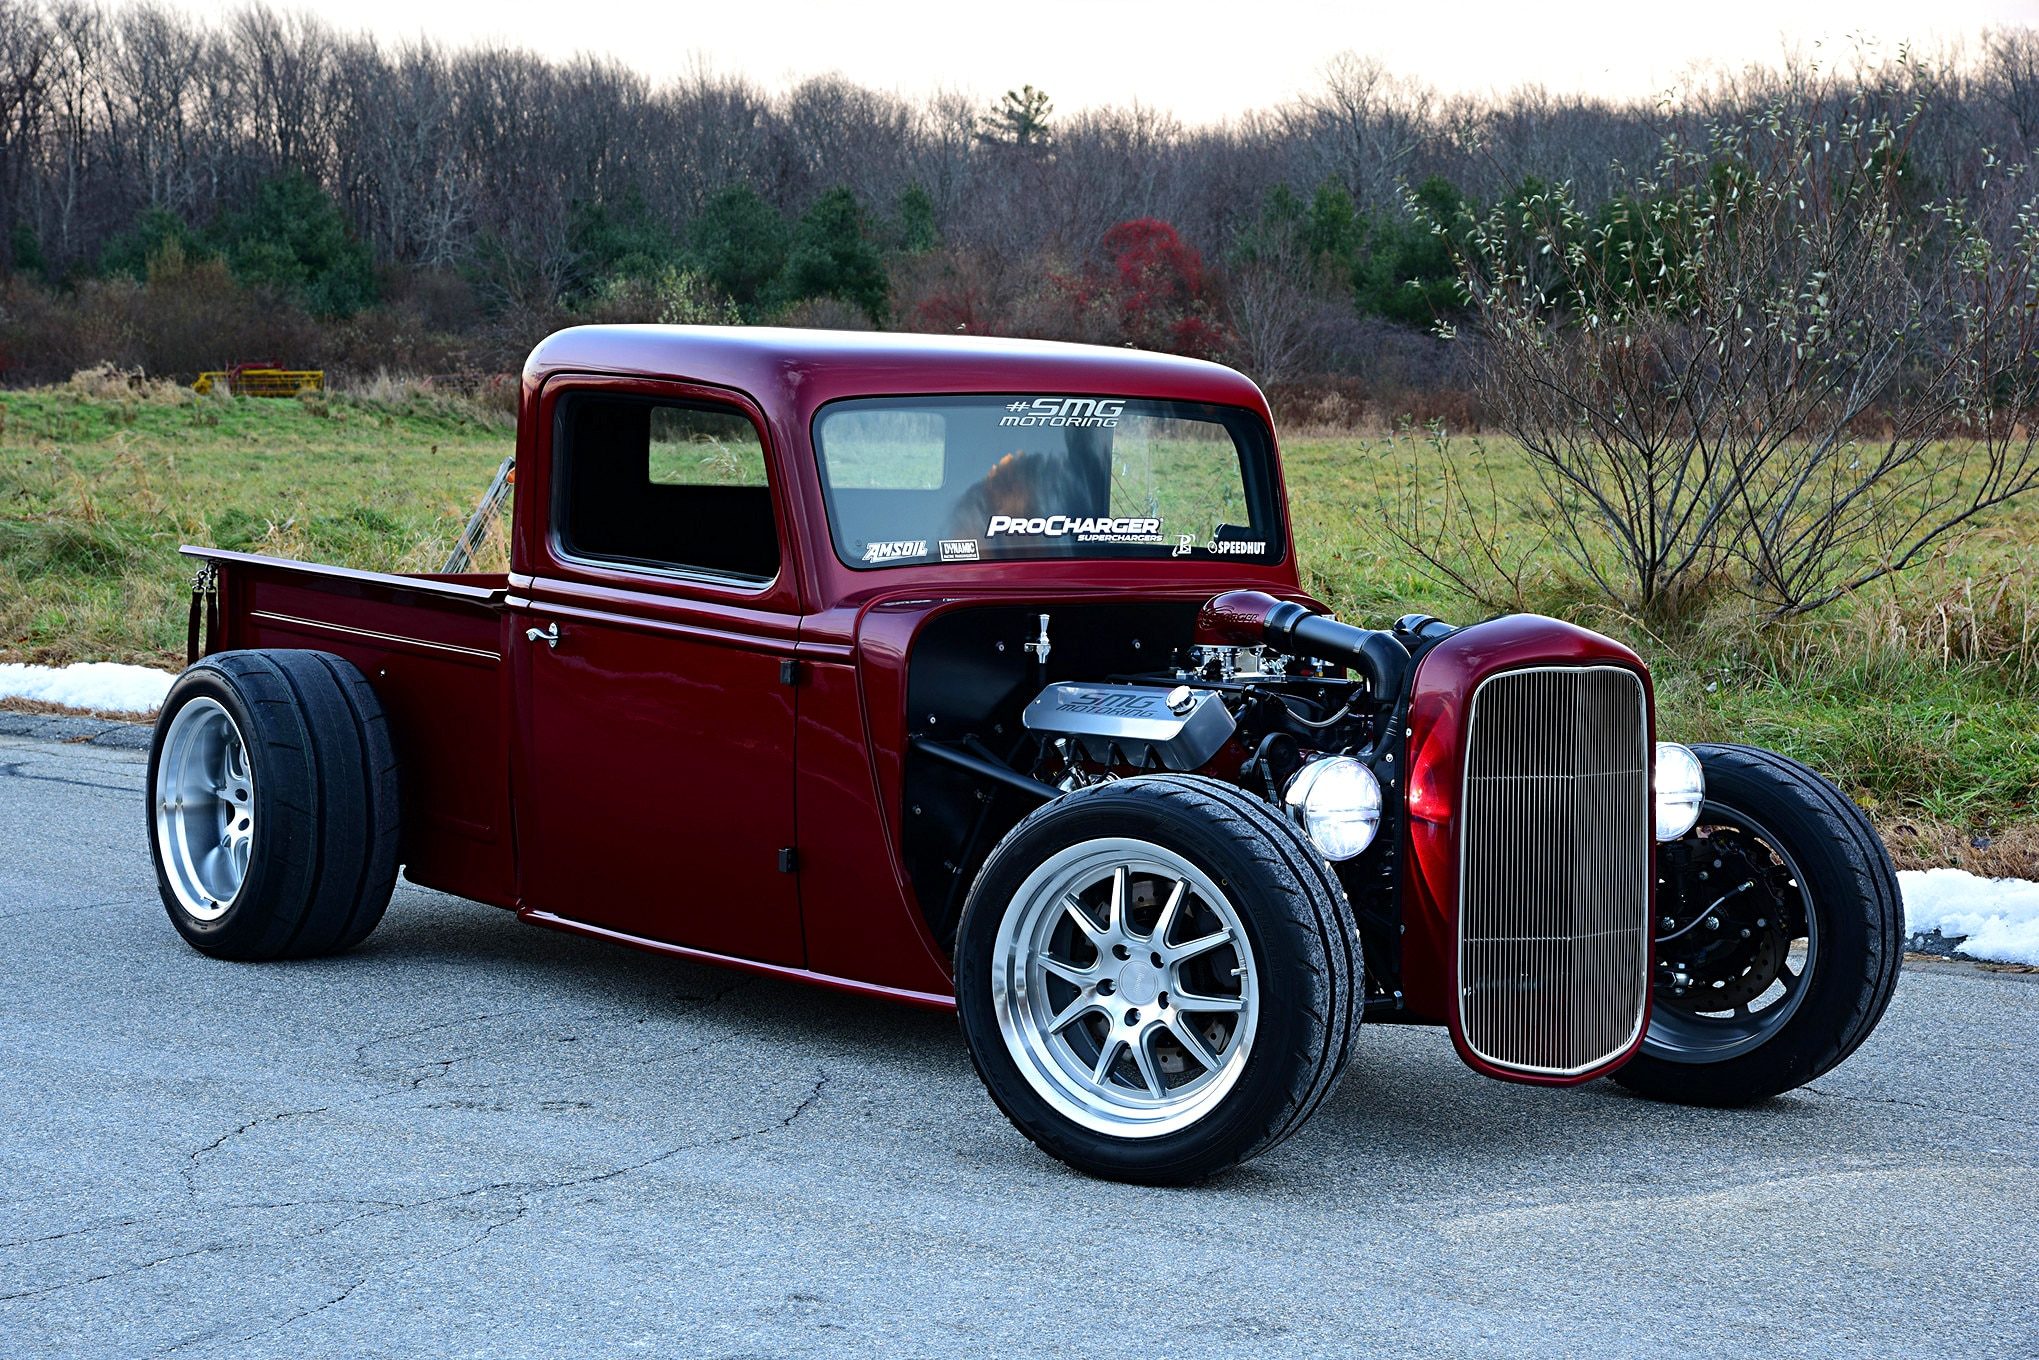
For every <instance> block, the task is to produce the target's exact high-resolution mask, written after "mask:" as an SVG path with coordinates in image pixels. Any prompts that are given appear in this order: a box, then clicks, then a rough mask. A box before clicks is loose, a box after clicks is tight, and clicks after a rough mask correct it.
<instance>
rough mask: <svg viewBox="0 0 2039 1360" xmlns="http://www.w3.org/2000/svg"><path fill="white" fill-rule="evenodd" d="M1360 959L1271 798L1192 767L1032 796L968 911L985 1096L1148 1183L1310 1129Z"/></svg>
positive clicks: (1081, 1160) (1353, 1003)
mask: <svg viewBox="0 0 2039 1360" xmlns="http://www.w3.org/2000/svg"><path fill="white" fill-rule="evenodd" d="M1361 977H1362V973H1361V970H1360V957H1359V943H1358V939H1357V936H1356V935H1355V933H1354V931H1353V928H1352V925H1351V917H1350V913H1349V911H1348V909H1347V907H1346V903H1345V899H1344V895H1343V893H1342V892H1341V890H1340V889H1339V887H1338V884H1337V881H1336V879H1335V878H1333V876H1332V874H1331V872H1330V870H1329V868H1328V867H1327V866H1326V865H1325V863H1324V861H1323V859H1322V858H1321V857H1320V856H1318V855H1317V853H1316V852H1315V851H1314V850H1313V849H1312V848H1311V847H1310V845H1309V843H1308V842H1307V841H1306V840H1304V839H1303V837H1302V835H1301V834H1300V833H1299V832H1298V831H1297V830H1296V828H1295V827H1294V826H1293V825H1292V824H1291V823H1289V822H1287V821H1285V820H1283V819H1282V818H1280V817H1278V816H1276V815H1275V814H1274V813H1273V812H1272V810H1270V809H1269V808H1268V807H1267V806H1266V805H1265V804H1264V803H1261V802H1259V801H1258V800H1256V799H1254V798H1252V797H1250V796H1248V795H1246V794H1243V793H1241V792H1240V791H1239V790H1237V789H1234V788H1232V787H1230V786H1229V785H1225V784H1221V783H1219V782H1217V781H1215V780H1210V779H1201V778H1196V777H1193V776H1188V775H1156V776H1145V777H1141V778H1135V779H1124V780H1116V781H1112V782H1110V783H1106V784H1100V785H1096V786H1093V787H1091V788H1087V789H1081V790H1078V791H1076V792H1073V793H1070V794H1067V795H1065V796H1063V797H1061V798H1058V799H1056V800H1055V801H1054V802H1052V803H1050V804H1048V805H1047V806H1045V807H1043V808H1041V809H1040V810H1038V811H1037V812H1035V813H1034V814H1033V815H1032V816H1030V817H1028V818H1027V819H1026V820H1025V821H1023V822H1021V823H1020V824H1019V825H1018V826H1017V827H1015V828H1014V829H1013V831H1012V832H1011V834H1009V835H1008V836H1007V837H1006V838H1005V839H1004V840H1003V841H1001V842H1000V843H999V845H998V847H997V848H996V849H995V850H993V851H992V853H991V855H990V857H989V859H988V860H987V861H986V863H985V866H984V869H983V872H982V873H981V874H980V875H979V876H978V879H977V882H976V884H975V885H974V887H973V888H972V890H971V893H970V898H969V901H968V903H967V904H966V905H965V907H964V911H963V917H962V921H961V923H960V925H959V927H958V931H957V941H956V997H957V1003H958V1011H959V1014H960V1016H961V1019H962V1026H963V1035H964V1038H965V1040H966V1042H967V1043H968V1045H969V1048H970V1056H971V1059H972V1061H973V1062H974V1063H975V1064H976V1067H977V1071H978V1074H979V1075H980V1076H981V1077H982V1078H983V1079H984V1084H985V1086H986V1088H987V1089H988V1090H989V1091H990V1093H991V1095H992V1098H993V1099H994V1100H996V1101H997V1102H998V1104H999V1106H1000V1108H1001V1109H1003V1110H1004V1111H1005V1112H1006V1114H1007V1115H1008V1116H1009V1117H1010V1118H1011V1119H1012V1121H1013V1123H1014V1124H1015V1125H1017V1126H1018V1128H1019V1129H1020V1131H1021V1132H1022V1133H1024V1134H1026V1135H1027V1137H1029V1138H1031V1139H1032V1140H1033V1141H1034V1142H1035V1143H1036V1144H1037V1145H1039V1146H1040V1147H1041V1148H1042V1149H1043V1150H1045V1151H1047V1152H1048V1153H1050V1154H1052V1155H1054V1156H1056V1157H1059V1158H1061V1159H1062V1160H1063V1161H1065V1162H1067V1163H1069V1164H1070V1165H1071V1166H1073V1167H1075V1168H1077V1169H1078V1170H1080V1171H1085V1172H1088V1173H1090V1174H1092V1175H1096V1176H1104V1177H1108V1178H1111V1179H1114V1180H1127V1181H1138V1182H1144V1183H1148V1184H1181V1183H1187V1182H1193V1181H1197V1180H1201V1179H1203V1178H1204V1177H1206V1176H1208V1175H1210V1174H1211V1173H1213V1172H1215V1171H1218V1170H1220V1169H1222V1168H1224V1167H1227V1166H1231V1165H1233V1164H1234V1163H1236V1162H1240V1161H1243V1160H1245V1159H1246V1158H1248V1157H1251V1156H1254V1155H1256V1154H1258V1153H1260V1152H1262V1151H1265V1150H1266V1149H1267V1148H1269V1147H1271V1146H1273V1145H1274V1144H1275V1143H1277V1142H1279V1141H1280V1140H1281V1139H1282V1138H1285V1137H1287V1136H1288V1135H1289V1134H1290V1133H1292V1132H1294V1131H1295V1130H1296V1129H1297V1128H1299V1127H1300V1126H1301V1125H1302V1123H1303V1122H1304V1120H1306V1119H1307V1118H1308V1117H1309V1115H1310V1114H1311V1113H1312V1112H1313V1111H1314V1110H1315V1109H1316V1108H1317V1106H1318V1104H1319V1103H1321V1102H1322V1100H1323V1099H1324V1097H1325V1096H1326V1095H1327V1094H1328V1093H1329V1092H1330V1090H1331V1088H1332V1086H1333V1085H1334V1084H1335V1082H1336V1080H1337V1078H1338V1075H1339V1073H1340V1071H1341V1070H1342V1069H1343V1068H1344V1065H1345V1061H1346V1057H1347V1055H1348V1053H1349V1051H1350V1046H1351V1040H1352V1035H1353V1031H1354V1028H1355V1027H1356V1025H1357V1023H1358V1019H1359V1013H1360V986H1361Z"/></svg>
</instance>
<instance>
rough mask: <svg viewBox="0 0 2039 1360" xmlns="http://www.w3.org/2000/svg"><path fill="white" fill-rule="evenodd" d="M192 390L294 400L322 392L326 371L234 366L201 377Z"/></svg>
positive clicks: (271, 365)
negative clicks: (293, 398)
mask: <svg viewBox="0 0 2039 1360" xmlns="http://www.w3.org/2000/svg"><path fill="white" fill-rule="evenodd" d="M191 389H192V390H193V391H194V392H199V393H211V392H216V391H225V392H227V393H230V394H231V395H233V396H236V397H294V396H296V395H297V394H298V393H300V392H323V391H325V389H326V371H325V370H324V369H322V368H278V367H277V366H276V365H275V364H235V365H234V366H233V367H232V368H223V369H215V370H213V371H212V372H209V373H201V374H199V375H198V381H197V382H195V383H193V384H191Z"/></svg>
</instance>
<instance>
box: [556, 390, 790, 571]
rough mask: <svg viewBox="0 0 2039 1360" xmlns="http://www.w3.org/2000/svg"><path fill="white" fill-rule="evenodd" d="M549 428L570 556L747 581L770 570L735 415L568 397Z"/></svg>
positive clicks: (756, 462) (603, 397) (770, 531)
mask: <svg viewBox="0 0 2039 1360" xmlns="http://www.w3.org/2000/svg"><path fill="white" fill-rule="evenodd" d="M558 411H559V414H558V417H557V424H556V425H555V427H554V429H553V442H552V460H553V480H554V482H555V484H556V485H557V486H558V488H559V492H558V499H557V502H556V503H555V505H554V507H553V520H554V523H555V524H556V525H557V526H558V530H559V537H560V542H561V545H562V546H563V547H564V548H565V549H566V551H567V552H568V553H569V554H570V555H572V556H574V557H586V558H596V559H601V560H605V561H614V562H630V563H637V564H641V565H645V566H655V567H677V568H680V569H681V570H685V571H700V572H710V573H713V574H715V575H718V576H731V577H736V578H738V579H741V580H746V581H769V580H771V579H772V578H773V577H774V576H776V575H778V572H779V538H778V530H777V527H776V526H775V525H774V523H773V520H772V493H771V488H770V486H769V485H768V483H767V482H766V479H765V450H764V446H763V444H761V443H760V442H759V440H758V432H757V428H756V427H755V426H754V425H752V424H751V423H750V420H749V418H748V417H746V416H745V415H743V413H741V412H740V411H735V410H732V409H730V408H728V407H723V406H714V405H708V404H701V403H693V402H672V401H659V400H656V399H654V398H648V397H624V396H609V395H607V394H605V393H596V392H573V393H568V394H567V395H566V396H564V397H562V398H561V399H560V402H559V407H558Z"/></svg>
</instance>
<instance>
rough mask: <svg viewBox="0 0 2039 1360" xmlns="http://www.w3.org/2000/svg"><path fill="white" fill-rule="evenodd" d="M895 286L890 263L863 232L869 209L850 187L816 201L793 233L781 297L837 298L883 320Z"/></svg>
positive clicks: (871, 318)
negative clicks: (888, 273) (887, 272)
mask: <svg viewBox="0 0 2039 1360" xmlns="http://www.w3.org/2000/svg"><path fill="white" fill-rule="evenodd" d="M890 288H891V285H890V282H889V280H888V279H887V278H886V276H885V260H884V257H883V256H881V255H879V253H878V248H877V246H875V245H874V244H872V242H871V239H870V237H869V236H868V235H866V234H865V231H864V210H863V208H862V207H860V206H859V205H858V203H857V196H856V195H855V194H853V193H851V192H850V191H849V190H848V189H842V188H836V189H830V190H829V191H828V192H827V193H825V194H823V195H822V196H821V197H820V198H818V199H816V200H815V201H814V206H813V207H811V208H809V209H808V210H807V211H806V213H804V214H803V215H802V216H801V218H800V222H799V225H798V226H797V227H795V228H794V232H793V249H792V251H791V253H790V254H788V256H787V258H786V271H785V273H784V274H783V275H782V276H781V278H780V281H779V285H778V293H779V295H780V296H781V297H782V298H784V299H785V300H786V301H788V302H799V301H801V300H803V299H807V298H835V299H837V300H838V301H841V302H847V303H849V304H851V305H852V306H854V307H857V308H859V309H860V310H861V311H862V312H863V313H864V315H865V316H866V317H868V318H870V320H871V321H872V322H874V323H877V322H882V321H884V319H885V317H886V314H887V312H888V311H889V306H888V294H889V292H890Z"/></svg>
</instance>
